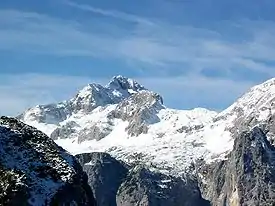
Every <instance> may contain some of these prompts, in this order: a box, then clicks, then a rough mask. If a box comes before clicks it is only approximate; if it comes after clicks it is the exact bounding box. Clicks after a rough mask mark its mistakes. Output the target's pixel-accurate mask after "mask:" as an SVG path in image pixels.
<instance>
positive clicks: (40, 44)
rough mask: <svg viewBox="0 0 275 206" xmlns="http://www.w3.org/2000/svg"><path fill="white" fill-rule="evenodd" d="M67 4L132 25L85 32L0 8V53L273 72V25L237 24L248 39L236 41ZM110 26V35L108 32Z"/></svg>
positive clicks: (160, 66) (213, 33)
mask: <svg viewBox="0 0 275 206" xmlns="http://www.w3.org/2000/svg"><path fill="white" fill-rule="evenodd" d="M66 3H67V5H69V6H71V7H74V8H75V9H81V10H84V11H87V12H92V13H96V14H99V15H104V16H108V17H110V18H115V19H120V20H123V21H126V22H129V21H131V22H136V24H135V26H134V27H131V29H130V30H129V31H127V29H122V28H121V27H120V26H119V25H117V26H114V25H112V26H111V25H109V24H108V23H106V22H104V23H102V25H101V26H98V24H101V23H100V22H97V23H96V24H97V25H95V26H94V27H95V29H93V28H91V29H89V30H87V29H86V27H85V26H86V25H83V24H81V23H79V22H76V21H72V20H64V19H60V18H56V17H51V16H47V15H42V14H38V13H33V12H21V11H16V10H0V17H1V18H0V50H13V51H19V52H20V51H21V52H26V51H27V52H33V53H35V54H39V53H40V54H43V53H44V54H45V53H46V54H51V55H60V56H93V57H98V58H104V59H109V60H110V59H120V60H122V61H125V62H127V63H128V64H130V66H131V64H132V65H136V64H143V66H144V67H145V68H146V67H148V68H155V69H157V70H159V71H160V74H161V73H162V72H163V73H164V74H165V73H166V72H167V71H168V70H172V69H175V68H176V69H178V68H179V67H182V71H183V74H186V70H188V71H191V72H192V74H194V73H197V74H203V73H201V72H202V71H204V70H205V69H207V68H215V69H221V70H224V71H228V72H227V73H226V74H227V77H225V78H228V77H229V78H230V73H232V70H238V69H239V68H246V69H247V70H252V71H260V72H261V73H263V74H266V75H267V76H268V75H270V76H271V75H273V74H274V67H273V65H270V64H268V63H267V62H268V61H274V59H275V47H274V45H275V40H274V38H273V37H272V35H271V33H273V32H274V28H275V27H274V26H275V24H274V23H273V22H260V21H258V22H251V21H248V20H246V21H240V22H238V26H239V27H240V26H241V27H242V30H246V31H247V32H248V33H249V36H250V38H248V40H246V41H237V42H234V41H228V40H227V39H225V38H224V37H223V34H222V33H219V32H218V31H213V30H208V29H203V28H194V27H191V26H179V25H174V24H169V23H167V22H161V21H156V20H152V19H150V20H149V19H146V18H141V17H138V16H136V15H131V14H127V13H123V12H118V11H112V10H111V11H109V10H102V9H98V8H94V7H91V6H89V5H79V4H76V3H74V2H71V1H66ZM227 23H228V22H227ZM228 24H230V22H229V23H228ZM232 24H233V23H232ZM108 26H110V28H112V31H108V29H107V28H106V27H108ZM103 27H104V28H103ZM100 28H103V30H104V31H103V30H100ZM106 31H108V32H106ZM236 32H238V29H236ZM259 60H260V61H259ZM130 68H131V67H130ZM130 68H129V69H130ZM236 72H237V71H236ZM228 74H229V76H228Z"/></svg>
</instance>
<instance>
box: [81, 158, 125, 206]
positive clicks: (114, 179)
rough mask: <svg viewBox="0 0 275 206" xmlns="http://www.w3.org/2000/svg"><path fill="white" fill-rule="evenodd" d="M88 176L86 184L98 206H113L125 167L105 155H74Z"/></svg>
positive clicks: (123, 176)
mask: <svg viewBox="0 0 275 206" xmlns="http://www.w3.org/2000/svg"><path fill="white" fill-rule="evenodd" d="M76 158H77V159H78V160H79V162H80V164H81V165H82V166H83V169H84V171H85V172H86V173H87V175H88V183H89V185H90V186H91V188H92V190H93V193H94V195H95V198H96V201H97V205H98V206H104V205H109V206H115V205H116V193H117V190H118V188H119V186H120V184H121V183H122V181H123V179H124V178H125V177H126V175H127V172H128V169H127V167H126V165H124V164H123V163H121V162H119V161H117V160H116V159H114V158H112V157H111V156H110V155H109V154H107V153H84V154H79V155H76Z"/></svg>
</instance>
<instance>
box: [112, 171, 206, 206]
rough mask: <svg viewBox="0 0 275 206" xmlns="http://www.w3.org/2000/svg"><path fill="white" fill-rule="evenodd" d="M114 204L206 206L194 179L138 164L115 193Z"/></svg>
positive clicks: (121, 205)
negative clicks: (153, 169) (156, 170)
mask: <svg viewBox="0 0 275 206" xmlns="http://www.w3.org/2000/svg"><path fill="white" fill-rule="evenodd" d="M117 205H118V206H146V205H149V206H156V205H158V206H207V205H209V203H208V201H206V200H204V199H203V198H202V197H201V194H200V190H199V188H198V187H197V184H196V182H192V181H190V182H184V181H183V180H182V179H181V178H176V177H172V176H167V175H164V174H161V173H159V172H152V171H150V170H148V169H146V168H143V167H142V166H137V167H134V168H132V169H131V170H130V171H129V173H128V175H127V177H126V178H125V180H124V182H123V183H122V184H121V186H120V188H119V191H118V194H117Z"/></svg>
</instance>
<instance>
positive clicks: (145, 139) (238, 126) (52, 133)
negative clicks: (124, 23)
mask: <svg viewBox="0 0 275 206" xmlns="http://www.w3.org/2000/svg"><path fill="white" fill-rule="evenodd" d="M274 100H275V79H270V80H268V81H266V82H264V83H262V84H260V85H257V86H254V87H253V88H251V89H250V90H249V91H248V92H247V93H245V94H244V95H243V96H241V97H240V98H239V99H238V100H237V101H236V102H235V103H233V104H232V105H231V106H230V107H228V108H227V109H225V110H224V111H221V112H215V111H210V110H207V109H204V108H195V109H192V110H176V109H170V108H167V107H166V106H165V100H164V99H163V98H162V97H161V95H160V94H157V93H156V92H154V91H150V90H148V89H146V88H145V87H144V86H142V85H141V84H139V83H138V82H136V81H135V80H132V79H129V78H126V77H122V76H116V77H113V78H112V79H111V81H110V82H109V83H108V84H107V85H106V86H102V85H99V84H94V83H93V84H89V85H87V86H85V87H84V88H83V89H82V90H81V91H79V92H78V93H77V94H76V95H75V96H73V97H72V98H71V99H69V100H66V101H63V102H60V103H53V104H49V105H38V106H36V107H33V108H30V109H28V110H27V111H25V112H23V113H22V114H21V115H20V116H18V117H17V119H20V120H21V121H23V122H25V123H26V124H28V125H31V126H33V127H36V128H37V129H39V130H41V131H42V132H44V133H46V134H47V135H48V136H49V137H50V138H51V139H52V140H49V141H51V142H52V143H53V141H54V142H55V143H56V144H58V145H59V146H61V147H63V148H65V149H66V150H68V151H69V152H70V153H72V154H73V155H76V158H77V159H78V161H79V163H80V165H81V166H82V167H83V170H84V171H85V173H86V174H87V176H88V184H89V188H90V189H91V192H92V193H93V196H94V197H95V199H96V201H97V204H98V205H102V206H104V205H118V206H145V205H150V206H156V205H163V206H166V205H167V206H177V205H179V206H197V205H198V206H200V205H202V206H203V205H213V206H227V205H228V206H246V205H247V206H250V205H252V206H254V205H255V206H267V205H275V196H274V191H275V188H274V179H275V173H274V171H275V170H274V160H275V156H274V155H275V149H274V142H275V136H274V135H275V126H274V115H275V112H274V111H275V110H274V105H275V104H274ZM21 124H22V123H21ZM4 131H6V129H5V130H4ZM36 131H37V130H36ZM39 134H43V133H39ZM43 137H44V136H43ZM45 138H46V137H45ZM41 144H42V143H41ZM53 144H54V143H53ZM60 151H64V150H61V149H60ZM66 154H67V153H66ZM67 155H68V154H67ZM26 161H27V160H26ZM79 205H81V204H79Z"/></svg>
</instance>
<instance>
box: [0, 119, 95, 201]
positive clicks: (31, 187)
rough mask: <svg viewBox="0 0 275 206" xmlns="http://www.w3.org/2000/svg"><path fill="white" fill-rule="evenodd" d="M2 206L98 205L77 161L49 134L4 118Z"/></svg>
mask: <svg viewBox="0 0 275 206" xmlns="http://www.w3.org/2000/svg"><path fill="white" fill-rule="evenodd" d="M0 205H34V206H44V205H87V206H88V205H95V200H94V198H93V193H92V191H91V189H90V187H89V186H88V184H87V176H86V174H85V173H84V172H83V170H82V168H81V166H80V165H79V163H78V162H77V161H76V159H75V158H74V157H73V156H71V155H69V154H68V153H67V152H66V151H65V150H63V149H62V148H61V147H59V146H57V145H56V144H55V143H54V142H53V140H51V139H49V138H48V137H47V136H46V135H45V134H43V133H42V132H40V131H38V130H36V129H35V128H33V127H30V126H28V125H26V124H24V123H22V122H20V121H17V120H16V119H12V118H7V117H1V118H0Z"/></svg>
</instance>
